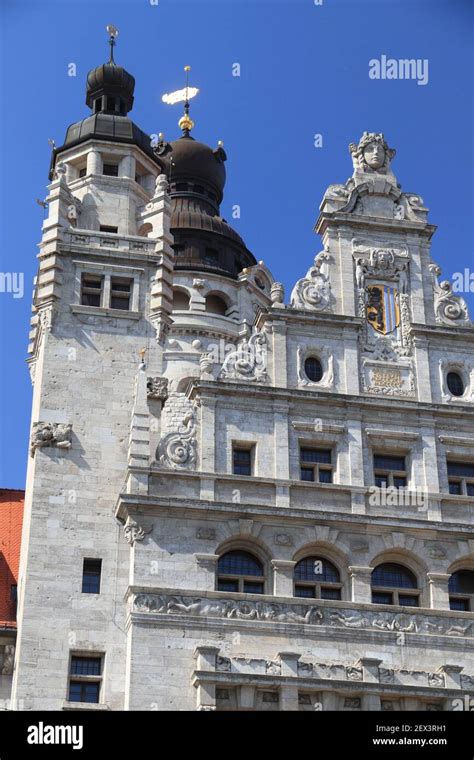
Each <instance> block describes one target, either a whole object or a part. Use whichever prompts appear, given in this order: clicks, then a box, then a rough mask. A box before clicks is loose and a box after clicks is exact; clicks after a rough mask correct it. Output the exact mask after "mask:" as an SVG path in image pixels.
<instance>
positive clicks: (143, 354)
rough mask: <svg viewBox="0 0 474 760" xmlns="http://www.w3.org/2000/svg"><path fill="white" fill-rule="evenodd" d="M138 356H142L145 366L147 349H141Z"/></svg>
mask: <svg viewBox="0 0 474 760" xmlns="http://www.w3.org/2000/svg"><path fill="white" fill-rule="evenodd" d="M138 354H139V356H140V361H141V363H142V364H143V363H144V361H145V354H146V348H141V349H140V351H139V352H138Z"/></svg>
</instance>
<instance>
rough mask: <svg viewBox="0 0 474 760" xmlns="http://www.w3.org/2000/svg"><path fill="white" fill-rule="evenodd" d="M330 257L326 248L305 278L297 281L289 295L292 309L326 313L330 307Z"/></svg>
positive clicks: (317, 257) (316, 257)
mask: <svg viewBox="0 0 474 760" xmlns="http://www.w3.org/2000/svg"><path fill="white" fill-rule="evenodd" d="M330 259H331V256H330V254H329V251H328V249H327V248H325V249H324V251H321V252H320V253H318V254H317V255H316V256H315V258H314V264H313V266H312V267H311V268H310V269H308V271H307V273H306V277H303V278H302V279H301V280H298V282H297V283H296V285H295V287H294V288H293V291H292V293H291V299H290V302H291V305H292V307H293V308H294V309H309V310H311V311H327V310H328V309H329V308H330V305H331V283H330V280H329V275H328V262H329V261H330Z"/></svg>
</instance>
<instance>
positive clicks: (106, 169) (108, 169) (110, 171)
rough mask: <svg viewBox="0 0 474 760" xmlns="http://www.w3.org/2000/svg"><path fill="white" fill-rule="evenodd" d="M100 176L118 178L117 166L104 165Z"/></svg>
mask: <svg viewBox="0 0 474 760" xmlns="http://www.w3.org/2000/svg"><path fill="white" fill-rule="evenodd" d="M102 174H105V175H106V176H107V177H118V164H104V165H103V167H102Z"/></svg>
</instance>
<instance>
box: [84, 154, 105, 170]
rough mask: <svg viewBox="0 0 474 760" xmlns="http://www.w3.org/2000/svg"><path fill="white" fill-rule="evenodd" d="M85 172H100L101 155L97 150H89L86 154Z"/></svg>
mask: <svg viewBox="0 0 474 760" xmlns="http://www.w3.org/2000/svg"><path fill="white" fill-rule="evenodd" d="M86 173H87V175H88V176H89V175H90V174H102V156H101V155H100V153H99V151H98V150H90V151H89V153H88V154H87V169H86Z"/></svg>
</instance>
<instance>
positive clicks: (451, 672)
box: [437, 665, 464, 689]
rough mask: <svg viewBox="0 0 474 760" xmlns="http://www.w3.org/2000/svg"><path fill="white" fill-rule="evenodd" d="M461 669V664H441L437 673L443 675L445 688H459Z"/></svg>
mask: <svg viewBox="0 0 474 760" xmlns="http://www.w3.org/2000/svg"><path fill="white" fill-rule="evenodd" d="M463 670H464V668H463V666H462V665H441V667H439V668H438V670H437V673H442V674H443V675H444V685H445V687H446V688H447V689H460V688H461V673H462V671H463Z"/></svg>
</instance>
